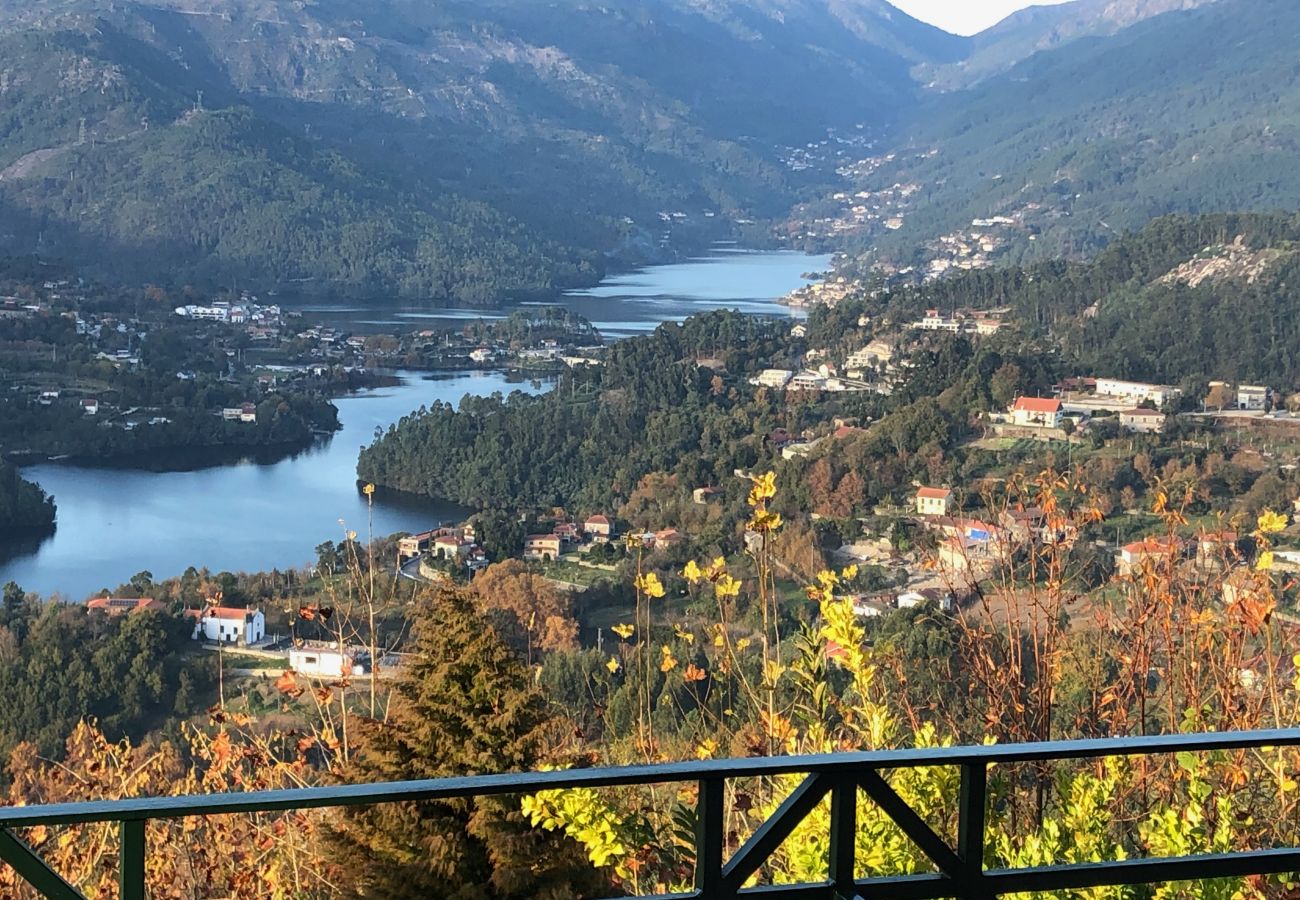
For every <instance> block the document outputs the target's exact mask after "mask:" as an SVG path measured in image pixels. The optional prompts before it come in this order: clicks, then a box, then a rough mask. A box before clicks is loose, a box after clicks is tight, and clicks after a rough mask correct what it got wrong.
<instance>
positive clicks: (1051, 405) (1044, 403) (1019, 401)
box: [1014, 397, 1061, 413]
mask: <svg viewBox="0 0 1300 900" xmlns="http://www.w3.org/2000/svg"><path fill="white" fill-rule="evenodd" d="M1014 409H1015V410H1017V411H1019V412H1036V413H1055V412H1060V411H1061V401H1060V400H1057V399H1055V398H1049V397H1017V398H1016V405H1015V407H1014Z"/></svg>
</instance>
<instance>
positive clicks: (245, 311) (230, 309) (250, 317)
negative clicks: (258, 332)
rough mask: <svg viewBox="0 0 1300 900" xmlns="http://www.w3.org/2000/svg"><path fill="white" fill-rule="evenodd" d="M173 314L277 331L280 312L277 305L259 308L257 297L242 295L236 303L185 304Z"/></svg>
mask: <svg viewBox="0 0 1300 900" xmlns="http://www.w3.org/2000/svg"><path fill="white" fill-rule="evenodd" d="M173 312H174V313H175V314H176V315H178V316H180V317H181V318H182V319H194V320H197V321H204V322H225V323H226V324H229V325H255V326H258V327H262V328H275V329H277V330H278V329H279V327H280V323H281V316H282V313H281V310H280V307H279V306H277V305H271V306H261V305H259V304H258V302H257V297H255V296H253V295H251V294H248V293H243V294H241V295H240V298H239V302H238V303H231V302H230V301H229V300H214V301H213V302H212V303H211V304H208V305H206V306H203V305H197V304H187V305H185V306H178V307H176V309H175V310H173Z"/></svg>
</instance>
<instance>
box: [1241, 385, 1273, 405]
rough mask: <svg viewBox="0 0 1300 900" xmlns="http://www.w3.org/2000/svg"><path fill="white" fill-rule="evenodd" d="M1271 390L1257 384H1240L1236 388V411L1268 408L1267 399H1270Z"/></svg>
mask: <svg viewBox="0 0 1300 900" xmlns="http://www.w3.org/2000/svg"><path fill="white" fill-rule="evenodd" d="M1272 395H1273V391H1272V389H1271V388H1267V387H1264V386H1263V385H1258V384H1242V385H1238V386H1237V409H1249V410H1264V409H1267V408H1268V401H1269V398H1270V397H1272Z"/></svg>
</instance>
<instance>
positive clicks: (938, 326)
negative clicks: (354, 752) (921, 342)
mask: <svg viewBox="0 0 1300 900" xmlns="http://www.w3.org/2000/svg"><path fill="white" fill-rule="evenodd" d="M1010 312H1011V308H1010V307H1003V308H1001V309H986V310H972V309H958V310H954V311H953V312H952V313H949V314H945V313H943V312H940V311H939V310H937V309H927V310H926V311H925V315H924V316H923V317H922V318H920V319H918V320H917V321H916V322H913V323H912V327H913V328H917V329H920V330H921V331H946V332H949V333H950V334H978V335H985V336H987V335H991V334H997V333H998V331H999V330H1001V329H1002V328H1003V327H1005V326H1006V324H1007V322H1006V316H1007V314H1008V313H1010Z"/></svg>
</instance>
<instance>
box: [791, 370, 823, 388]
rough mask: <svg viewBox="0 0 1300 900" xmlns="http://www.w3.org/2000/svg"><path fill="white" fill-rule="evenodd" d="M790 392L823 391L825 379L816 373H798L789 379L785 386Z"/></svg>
mask: <svg viewBox="0 0 1300 900" xmlns="http://www.w3.org/2000/svg"><path fill="white" fill-rule="evenodd" d="M786 389H787V390H791V391H823V390H825V389H826V379H825V378H824V377H823V376H822V375H819V374H818V373H816V372H811V371H804V372H800V373H799V374H798V375H795V376H794V377H793V378H791V379H790V382H789V384H788V385H787V386H786Z"/></svg>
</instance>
